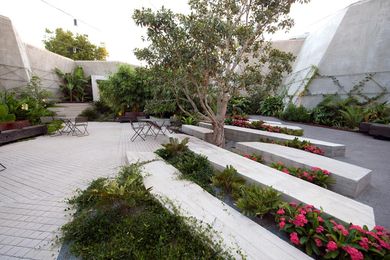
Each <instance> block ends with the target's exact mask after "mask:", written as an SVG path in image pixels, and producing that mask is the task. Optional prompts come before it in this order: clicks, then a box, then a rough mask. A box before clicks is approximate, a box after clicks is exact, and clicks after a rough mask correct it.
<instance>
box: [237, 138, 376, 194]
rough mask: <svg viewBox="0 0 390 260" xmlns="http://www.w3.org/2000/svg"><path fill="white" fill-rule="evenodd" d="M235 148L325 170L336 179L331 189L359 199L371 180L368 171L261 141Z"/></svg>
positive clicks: (272, 158)
mask: <svg viewBox="0 0 390 260" xmlns="http://www.w3.org/2000/svg"><path fill="white" fill-rule="evenodd" d="M235 149H237V150H238V151H240V152H243V153H247V154H252V153H255V154H258V155H261V157H262V158H263V160H264V161H265V162H268V163H271V162H282V163H284V164H285V165H286V166H292V167H298V168H312V167H319V168H321V169H325V170H327V171H329V172H330V173H331V176H332V177H333V178H334V179H335V180H336V183H335V184H334V185H332V186H331V190H333V191H335V192H337V193H340V194H342V195H346V196H350V197H353V198H354V197H357V196H358V195H359V194H360V193H361V192H362V191H363V190H364V189H365V188H366V187H367V186H368V185H369V184H370V181H371V170H369V169H366V168H363V167H360V166H356V165H353V164H349V163H346V162H341V161H338V160H335V159H331V158H328V157H324V156H320V155H317V154H313V153H309V152H305V151H302V150H298V149H294V148H290V147H284V146H281V145H276V144H267V143H261V142H238V143H236V147H235Z"/></svg>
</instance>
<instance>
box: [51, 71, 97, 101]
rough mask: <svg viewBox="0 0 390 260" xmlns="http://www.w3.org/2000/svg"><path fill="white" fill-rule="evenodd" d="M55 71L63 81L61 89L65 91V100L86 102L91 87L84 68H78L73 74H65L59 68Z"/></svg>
mask: <svg viewBox="0 0 390 260" xmlns="http://www.w3.org/2000/svg"><path fill="white" fill-rule="evenodd" d="M54 71H55V73H56V74H57V76H58V77H59V78H61V80H62V81H63V84H62V85H60V88H61V89H62V91H63V94H64V98H65V100H67V101H70V102H73V101H79V102H84V101H85V97H86V93H87V88H88V87H90V86H89V84H88V82H89V78H88V77H85V75H84V70H83V68H82V67H81V66H77V67H76V68H75V69H74V70H73V72H72V73H64V72H62V71H61V70H60V69H58V68H55V70H54Z"/></svg>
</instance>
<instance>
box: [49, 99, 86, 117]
mask: <svg viewBox="0 0 390 260" xmlns="http://www.w3.org/2000/svg"><path fill="white" fill-rule="evenodd" d="M89 107H92V103H58V104H56V106H55V107H51V108H49V109H50V110H51V111H53V112H55V113H56V114H57V115H62V116H64V117H67V118H75V117H77V116H78V115H79V114H80V113H81V112H83V111H84V110H85V109H86V108H89Z"/></svg>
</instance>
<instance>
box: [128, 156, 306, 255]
mask: <svg viewBox="0 0 390 260" xmlns="http://www.w3.org/2000/svg"><path fill="white" fill-rule="evenodd" d="M155 158H156V156H155V155H154V154H153V153H133V152H128V153H127V160H128V162H129V163H133V162H137V161H149V160H152V159H155ZM142 172H143V175H144V184H145V187H146V188H152V189H151V193H152V195H153V196H155V197H156V198H157V199H159V200H160V202H161V203H163V204H164V205H165V207H167V208H168V209H171V207H172V205H171V204H169V203H167V200H166V198H167V199H168V201H169V202H172V203H173V204H174V205H175V206H176V208H177V209H178V210H179V213H180V214H181V215H183V216H185V217H195V218H196V219H197V220H198V221H202V222H203V223H205V224H206V225H210V226H211V227H212V228H213V229H214V230H215V231H216V233H217V234H219V238H221V239H222V243H223V247H224V248H231V249H237V247H238V248H239V250H240V251H241V253H243V254H244V255H245V256H246V257H247V258H248V259H275V260H279V259H296V260H300V259H311V258H310V257H309V256H307V255H306V254H304V253H303V252H302V251H300V250H298V249H297V248H295V247H293V246H292V245H291V244H289V243H288V242H286V241H283V240H282V239H280V238H279V237H277V236H276V235H274V234H272V233H271V232H269V231H268V230H266V229H264V228H263V227H261V226H260V225H258V224H257V223H255V222H253V221H252V220H250V219H249V218H247V217H245V216H243V215H242V214H240V213H239V212H238V211H236V210H234V209H233V208H231V207H229V206H228V205H226V204H224V203H222V202H221V201H220V200H219V199H217V198H215V197H214V196H212V195H211V194H209V193H208V192H206V191H204V190H203V189H202V188H200V187H199V186H198V185H196V184H194V183H193V182H189V181H186V180H183V179H180V178H178V171H177V169H175V168H174V167H173V166H171V165H168V164H167V163H165V162H163V161H153V162H150V163H147V164H145V165H144V166H143V170H142ZM215 240H216V241H217V240H219V239H218V236H217V237H215ZM231 253H234V254H236V255H234V257H235V258H236V259H239V258H241V256H240V255H239V254H238V253H237V252H235V250H231Z"/></svg>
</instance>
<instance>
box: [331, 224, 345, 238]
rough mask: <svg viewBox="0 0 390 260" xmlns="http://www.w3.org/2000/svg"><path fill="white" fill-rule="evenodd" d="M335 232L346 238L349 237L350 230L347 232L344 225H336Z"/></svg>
mask: <svg viewBox="0 0 390 260" xmlns="http://www.w3.org/2000/svg"><path fill="white" fill-rule="evenodd" d="M333 230H334V231H340V232H341V234H343V235H344V236H348V234H349V232H348V230H346V229H345V227H344V226H343V225H340V224H338V225H335V226H334V227H333Z"/></svg>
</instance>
